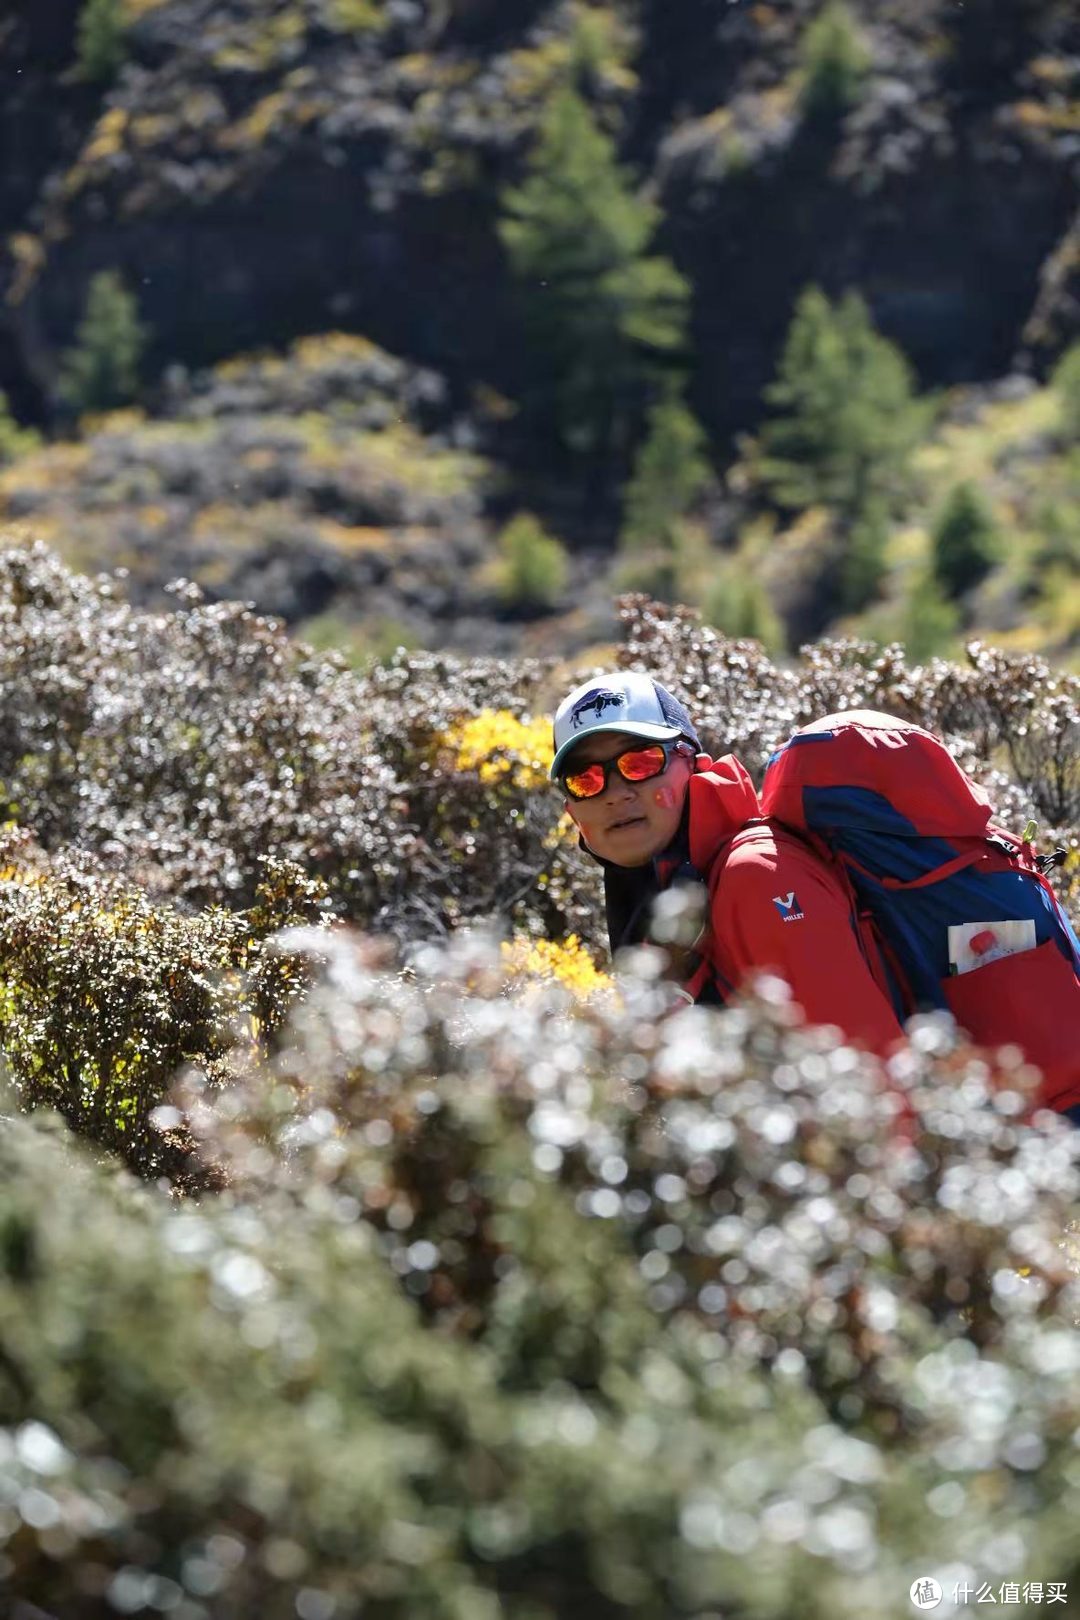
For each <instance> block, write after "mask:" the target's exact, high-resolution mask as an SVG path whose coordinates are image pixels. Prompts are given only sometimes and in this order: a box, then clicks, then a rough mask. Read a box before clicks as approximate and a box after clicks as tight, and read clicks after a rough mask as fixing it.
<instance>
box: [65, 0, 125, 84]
mask: <svg viewBox="0 0 1080 1620" xmlns="http://www.w3.org/2000/svg"><path fill="white" fill-rule="evenodd" d="M76 52H77V60H78V74H79V77H80V78H81V79H89V80H91V81H95V82H97V81H104V82H108V81H109V80H110V79H113V78H115V77H116V74H117V73H118V71H119V70H120V68H121V66H122V65H123V62H124V59H125V57H126V56H127V17H126V15H125V12H124V0H86V4H85V5H84V6H83V8H82V11H81V12H80V13H79V24H78V32H77V41H76Z"/></svg>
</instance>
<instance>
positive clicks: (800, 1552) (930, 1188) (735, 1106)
mask: <svg viewBox="0 0 1080 1620" xmlns="http://www.w3.org/2000/svg"><path fill="white" fill-rule="evenodd" d="M281 947H282V949H286V950H288V951H289V952H293V953H295V954H297V955H302V954H303V953H304V952H306V951H314V952H315V953H316V954H318V955H320V956H321V957H323V958H324V959H325V963H326V966H325V970H324V971H323V972H322V973H320V974H319V975H318V976H317V977H316V979H315V981H314V983H313V986H312V988H311V991H310V993H309V995H308V996H307V998H306V999H305V1000H304V1001H303V1002H302V1003H301V1004H300V1005H299V1006H298V1007H297V1009H296V1014H295V1017H294V1019H293V1020H292V1021H291V1023H290V1025H289V1027H288V1028H287V1029H286V1030H284V1031H282V1033H281V1039H280V1042H279V1044H278V1049H277V1052H276V1055H275V1057H274V1060H273V1062H272V1063H266V1062H262V1061H258V1060H257V1059H252V1060H251V1061H250V1064H249V1069H248V1073H247V1076H246V1078H243V1079H238V1080H237V1082H236V1083H234V1085H233V1086H232V1087H230V1088H229V1089H227V1090H224V1091H216V1090H215V1089H214V1088H213V1086H207V1085H205V1083H203V1084H202V1085H200V1082H199V1079H198V1076H196V1075H194V1074H193V1075H192V1076H191V1077H190V1078H189V1081H188V1090H187V1094H186V1097H183V1098H181V1097H179V1096H178V1098H177V1101H178V1102H181V1103H182V1105H183V1107H184V1108H185V1109H186V1111H187V1115H188V1118H189V1119H190V1121H191V1123H192V1126H193V1128H194V1130H195V1132H196V1136H197V1139H198V1141H199V1143H200V1151H201V1153H202V1154H203V1155H204V1156H205V1158H206V1160H207V1161H208V1162H209V1163H213V1164H217V1165H219V1166H221V1167H222V1169H223V1170H224V1171H225V1172H226V1173H227V1177H228V1180H229V1183H230V1191H229V1194H228V1196H227V1198H226V1199H224V1200H217V1199H207V1198H204V1199H202V1200H201V1202H200V1203H199V1204H198V1206H194V1205H192V1204H190V1203H189V1204H187V1205H186V1206H183V1205H182V1206H181V1207H180V1208H176V1207H171V1206H170V1204H169V1201H168V1200H166V1199H165V1198H163V1197H162V1196H161V1195H160V1193H158V1192H157V1191H156V1190H152V1191H139V1190H137V1189H136V1188H134V1187H133V1186H131V1184H130V1183H128V1182H125V1181H122V1180H117V1179H116V1178H111V1179H109V1178H105V1177H104V1176H102V1175H101V1173H100V1172H98V1173H95V1174H91V1173H90V1171H89V1170H88V1168H87V1167H85V1166H84V1165H83V1164H82V1163H81V1162H80V1160H79V1155H78V1154H77V1152H76V1150H75V1148H74V1146H73V1145H72V1144H71V1139H70V1138H67V1139H66V1140H65V1139H63V1138H61V1137H58V1136H57V1134H56V1132H55V1131H52V1130H50V1129H48V1128H47V1126H46V1125H42V1126H33V1127H32V1126H29V1125H26V1124H21V1123H15V1122H6V1123H3V1124H0V1454H2V1455H4V1456H5V1459H6V1461H5V1475H6V1477H7V1478H9V1479H10V1480H12V1481H14V1483H15V1486H16V1490H15V1494H14V1496H13V1497H11V1498H10V1499H9V1500H11V1501H12V1502H13V1503H14V1506H13V1507H9V1506H5V1507H3V1509H2V1510H0V1560H2V1570H3V1576H4V1578H5V1583H6V1590H7V1591H8V1592H10V1593H11V1594H12V1597H13V1599H14V1600H15V1601H19V1600H21V1599H26V1600H27V1601H28V1602H31V1603H33V1604H35V1605H36V1606H37V1607H38V1608H39V1609H40V1608H44V1610H45V1612H51V1613H55V1614H62V1615H67V1614H78V1615H80V1616H82V1615H84V1614H85V1615H87V1616H88V1617H95V1620H96V1616H98V1615H100V1616H101V1617H102V1620H104V1617H105V1616H106V1615H108V1614H110V1613H113V1612H116V1610H117V1608H118V1607H119V1608H121V1609H124V1608H125V1606H126V1607H127V1609H128V1611H129V1612H135V1605H136V1603H137V1602H138V1601H141V1602H142V1604H143V1606H144V1607H145V1606H146V1605H150V1606H151V1607H153V1606H154V1605H155V1604H156V1605H158V1606H160V1605H161V1604H162V1603H164V1604H165V1605H166V1608H169V1607H171V1608H174V1609H175V1608H177V1607H180V1606H182V1610H181V1612H184V1613H185V1614H191V1615H192V1616H193V1620H207V1617H209V1616H212V1617H213V1620H219V1617H220V1620H232V1617H234V1616H235V1617H236V1620H241V1617H246V1616H247V1615H249V1614H252V1613H258V1614H260V1615H267V1616H270V1617H271V1620H275V1617H278V1616H280V1617H282V1620H284V1617H285V1616H292V1615H293V1614H301V1615H302V1614H304V1613H305V1612H310V1613H320V1614H327V1615H329V1616H338V1615H341V1616H352V1615H357V1614H359V1613H361V1612H365V1613H366V1612H371V1613H374V1614H376V1615H379V1616H381V1617H383V1620H398V1617H400V1620H413V1617H414V1616H416V1615H417V1614H420V1613H423V1614H425V1615H428V1614H430V1615H434V1616H440V1617H441V1616H446V1617H453V1620H466V1617H468V1620H472V1617H473V1616H474V1615H490V1616H492V1617H493V1620H495V1617H498V1616H507V1617H508V1620H526V1617H528V1620H586V1617H589V1620H591V1617H592V1616H594V1615H603V1616H607V1617H610V1620H616V1617H617V1616H619V1615H629V1614H633V1615H635V1616H641V1617H644V1620H678V1617H685V1620H701V1617H703V1616H704V1615H706V1614H714V1613H717V1612H721V1613H734V1614H747V1615H749V1614H753V1615H757V1616H762V1617H765V1620H769V1617H776V1620H780V1617H784V1620H789V1617H790V1620H794V1617H795V1616H799V1617H800V1620H801V1617H803V1616H809V1617H811V1620H819V1617H820V1620H824V1617H826V1616H837V1615H839V1616H841V1617H844V1616H851V1617H855V1616H858V1615H863V1614H866V1613H868V1612H871V1613H874V1614H880V1615H883V1616H891V1615H896V1616H901V1615H903V1614H905V1613H907V1612H908V1608H909V1606H908V1601H907V1591H908V1587H909V1585H910V1583H911V1582H912V1581H913V1580H914V1579H915V1578H916V1576H918V1575H922V1574H926V1573H927V1572H934V1573H936V1574H938V1576H939V1578H951V1579H955V1580H957V1581H961V1580H965V1579H967V1580H972V1581H976V1580H983V1579H993V1580H994V1581H995V1583H996V1581H997V1580H999V1579H1004V1578H1008V1579H1012V1580H1019V1581H1023V1580H1025V1579H1041V1580H1050V1579H1053V1580H1055V1581H1069V1580H1074V1579H1076V1578H1078V1577H1080V1565H1078V1563H1077V1555H1076V1537H1075V1522H1076V1514H1077V1511H1078V1510H1080V1474H1078V1472H1077V1470H1076V1466H1075V1443H1074V1434H1075V1431H1076V1428H1077V1425H1078V1423H1080V1403H1078V1391H1080V1378H1078V1376H1077V1374H1078V1372H1080V1359H1078V1358H1080V1348H1078V1340H1077V1337H1076V1333H1075V1330H1074V1326H1073V1324H1074V1322H1075V1319H1076V1315H1077V1309H1078V1307H1080V1287H1078V1283H1077V1277H1076V1264H1075V1262H1070V1260H1069V1257H1068V1255H1067V1254H1066V1252H1065V1250H1064V1248H1063V1244H1062V1234H1063V1231H1064V1228H1065V1225H1066V1223H1067V1220H1068V1219H1069V1216H1070V1213H1071V1212H1072V1211H1073V1210H1075V1206H1076V1200H1077V1194H1078V1191H1080V1169H1078V1152H1080V1148H1078V1139H1077V1137H1076V1135H1075V1133H1073V1132H1071V1131H1069V1130H1068V1128H1067V1127H1066V1126H1065V1125H1064V1124H1063V1123H1062V1122H1061V1121H1059V1120H1057V1119H1056V1118H1055V1117H1053V1116H1049V1115H1043V1116H1040V1117H1039V1119H1038V1120H1037V1121H1036V1122H1035V1123H1034V1124H1033V1125H1028V1126H1021V1125H1019V1124H1018V1123H1017V1113H1018V1109H1019V1106H1020V1099H1019V1096H1018V1094H1017V1093H1018V1089H1022V1084H1023V1076H1022V1075H1018V1074H1015V1073H1012V1072H1010V1071H1008V1070H1001V1071H999V1072H997V1073H994V1072H993V1071H991V1070H990V1069H989V1068H988V1067H987V1065H986V1064H985V1063H983V1062H981V1061H980V1060H978V1059H976V1058H974V1057H973V1056H972V1055H971V1054H970V1053H964V1052H962V1051H957V1050H954V1049H953V1046H952V1040H951V1037H950V1036H949V1034H948V1033H947V1031H945V1030H944V1029H943V1028H942V1026H941V1025H939V1024H938V1023H936V1022H935V1021H934V1020H927V1021H925V1023H924V1024H923V1025H922V1027H921V1028H920V1029H918V1030H917V1031H916V1032H915V1038H914V1040H913V1045H912V1052H911V1055H910V1057H909V1059H908V1060H907V1061H906V1064H905V1065H901V1066H898V1067H897V1068H895V1069H894V1072H893V1075H892V1079H893V1083H894V1085H896V1086H899V1087H901V1088H902V1089H903V1090H904V1091H905V1093H906V1096H907V1099H908V1102H909V1104H910V1107H911V1109H912V1110H913V1113H914V1117H915V1121H916V1126H917V1142H918V1146H917V1148H916V1147H914V1146H911V1145H908V1144H906V1143H905V1141H904V1139H903V1138H902V1137H898V1136H897V1135H896V1119H897V1110H896V1103H895V1099H894V1097H893V1096H892V1095H891V1094H890V1093H889V1092H888V1091H887V1090H886V1089H884V1088H883V1087H882V1085H881V1083H880V1077H879V1075H878V1074H877V1072H876V1068H875V1065H874V1064H873V1062H872V1061H871V1060H868V1059H863V1058H860V1057H859V1056H857V1055H856V1054H855V1053H854V1052H852V1051H850V1050H848V1049H845V1048H842V1047H841V1048H836V1047H835V1046H834V1045H833V1044H832V1043H831V1042H830V1040H829V1038H828V1036H827V1034H822V1033H821V1032H813V1033H808V1032H804V1031H801V1030H800V1029H799V1028H798V1024H797V1020H795V1018H794V1017H793V1015H792V1012H791V1009H790V1008H789V1007H788V1006H787V1004H786V1002H785V1001H784V999H783V998H782V996H781V995H780V992H779V988H778V987H777V986H776V985H775V984H773V985H770V984H769V983H768V982H767V981H766V982H765V983H763V985H762V987H761V992H762V995H761V999H760V1000H759V1001H758V1002H757V1003H755V1004H753V1005H748V1006H747V1007H746V1008H745V1009H744V1010H743V1011H741V1012H737V1013H736V1012H723V1013H718V1012H716V1011H714V1010H712V1009H705V1008H698V1009H689V1010H684V1011H682V1012H679V1013H677V1014H676V1015H675V1016H674V1017H673V1018H672V1019H670V1020H669V1021H668V1022H667V1024H666V1026H665V1034H664V1036H663V1037H662V1038H660V1037H659V1036H658V1015H659V1014H660V1013H661V1011H662V1010H663V1008H664V1007H665V1006H666V1005H667V1002H666V996H665V992H664V990H663V987H662V985H660V984H659V983H658V982H657V981H655V980H653V979H652V978H651V977H650V976H649V973H648V972H647V971H646V972H645V973H644V975H643V976H642V977H641V978H640V979H631V980H628V981H627V983H626V985H625V997H626V1000H625V1004H624V1005H623V1006H622V1007H621V1008H620V1007H617V1006H616V1005H615V1003H614V1001H613V1000H612V998H606V997H601V998H594V999H592V1000H590V1001H588V1002H586V1003H581V1002H575V1001H574V998H573V997H572V996H570V995H569V994H568V992H567V991H566V989H565V988H563V987H561V986H559V985H556V984H554V983H552V984H549V986H548V987H547V988H546V989H541V990H540V991H539V992H538V993H536V994H532V995H530V996H528V997H526V998H524V999H522V998H520V997H513V998H511V999H507V997H506V995H505V993H504V991H505V985H504V976H503V971H502V968H501V967H500V962H499V954H498V952H497V950H496V949H495V948H494V947H493V946H489V945H487V944H485V943H484V941H483V940H482V939H481V938H480V937H478V936H477V935H475V934H473V935H470V936H463V937H462V938H461V939H460V941H459V942H458V943H457V944H456V945H455V947H454V948H453V949H452V950H451V951H450V953H449V954H446V953H443V952H440V951H438V950H436V949H434V948H433V947H430V946H429V947H426V948H425V950H424V951H422V952H419V953H418V954H416V955H415V956H414V958H413V961H412V963H411V966H410V969H409V971H408V973H407V974H405V975H402V974H401V973H400V972H399V971H397V970H395V969H394V968H393V967H392V966H391V965H389V964H388V963H387V961H386V960H385V953H384V952H382V951H381V950H380V949H379V948H378V947H377V946H376V945H375V944H374V943H373V942H371V941H369V940H364V939H362V938H351V937H350V936H348V935H347V934H345V933H343V932H336V931H335V932H332V933H331V934H329V935H327V933H326V932H325V931H322V930H318V931H315V932H314V933H312V932H311V931H306V932H305V931H297V930H292V931H290V932H287V933H286V935H285V936H284V938H283V939H282V941H281ZM648 962H649V958H648V957H645V958H644V959H643V961H642V966H643V968H646V969H647V967H648ZM58 1179H62V1180H63V1184H64V1197H63V1198H62V1199H56V1198H50V1197H47V1196H45V1189H46V1188H47V1187H49V1186H51V1185H53V1184H54V1183H55V1182H56V1181H57V1180H58ZM118 1254H120V1255H122V1257H123V1263H122V1265H121V1266H119V1267H118V1266H117V1264H116V1257H117V1255H118Z"/></svg>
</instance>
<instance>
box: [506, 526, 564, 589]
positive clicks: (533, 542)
mask: <svg viewBox="0 0 1080 1620" xmlns="http://www.w3.org/2000/svg"><path fill="white" fill-rule="evenodd" d="M498 549H499V558H500V563H499V570H498V586H499V595H500V596H501V597H502V599H503V601H504V602H505V603H506V604H507V605H508V606H511V607H520V608H548V607H552V606H554V604H555V603H556V602H557V601H558V599H559V597H560V596H561V595H562V593H563V591H564V590H565V589H566V579H567V572H568V566H567V556H566V548H565V546H563V545H562V543H561V542H560V541H559V540H556V538H555V536H554V535H551V534H548V532H547V530H546V529H545V528H544V527H543V525H542V524H541V523H540V522H539V520H538V519H537V518H535V517H534V516H533V515H532V513H531V512H519V513H518V515H517V516H516V517H515V518H512V519H511V521H510V522H509V523H508V524H507V525H506V527H505V528H504V529H503V531H502V533H501V534H500V535H499V539H498Z"/></svg>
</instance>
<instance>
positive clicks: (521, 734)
mask: <svg viewBox="0 0 1080 1620" xmlns="http://www.w3.org/2000/svg"><path fill="white" fill-rule="evenodd" d="M440 741H441V743H442V745H443V746H444V747H445V748H448V749H451V750H452V751H453V754H454V769H455V770H458V771H476V773H477V774H478V776H479V778H480V780H481V782H484V783H486V784H488V785H492V784H495V783H499V782H504V781H505V782H507V783H508V784H509V786H511V787H515V788H521V789H523V790H525V791H527V792H533V791H535V790H536V789H538V788H545V787H547V785H548V765H547V761H548V760H550V757H551V722H550V720H519V719H518V718H517V716H516V715H514V714H511V713H510V711H509V710H508V709H482V710H481V711H480V713H479V714H474V715H469V716H467V717H466V718H464V719H462V720H459V721H458V722H457V723H456V724H455V725H453V726H451V727H450V728H449V729H448V730H447V731H445V732H444V733H443V734H442V737H441V739H440Z"/></svg>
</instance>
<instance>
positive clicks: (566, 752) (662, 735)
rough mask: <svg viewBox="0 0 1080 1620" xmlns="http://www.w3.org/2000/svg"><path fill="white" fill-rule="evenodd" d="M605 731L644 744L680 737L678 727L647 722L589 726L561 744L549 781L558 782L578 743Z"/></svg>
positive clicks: (630, 721)
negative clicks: (633, 738) (632, 738)
mask: <svg viewBox="0 0 1080 1620" xmlns="http://www.w3.org/2000/svg"><path fill="white" fill-rule="evenodd" d="M605 731H606V732H613V731H614V732H618V733H619V734H620V735H621V736H623V737H641V738H642V739H643V740H644V741H645V742H674V741H675V739H676V737H681V736H682V732H681V731H680V730H679V727H678V726H654V725H650V723H649V722H648V721H647V720H637V721H635V720H628V721H627V722H626V724H625V725H624V726H612V725H607V726H590V727H589V728H588V730H586V731H582V732H580V733H579V734H578V736H576V737H571V738H570V739H569V741H568V742H564V743H563V745H562V747H561V748H560V749H559V752H558V753H557V754H556V755H555V758H554V759H553V760H552V762H551V770H550V772H549V773H548V774H549V776H550V778H551V780H552V781H553V782H557V781H558V780H559V772H560V771H561V770H562V767H563V764H564V762H565V761H566V760H567V759H568V758H569V757H570V755H571V754H572V753H573V752H574V749H575V748H576V747H577V746H578V744H579V743H583V742H584V741H585V739H586V737H595V736H598V735H599V734H600V733H601V732H605Z"/></svg>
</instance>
